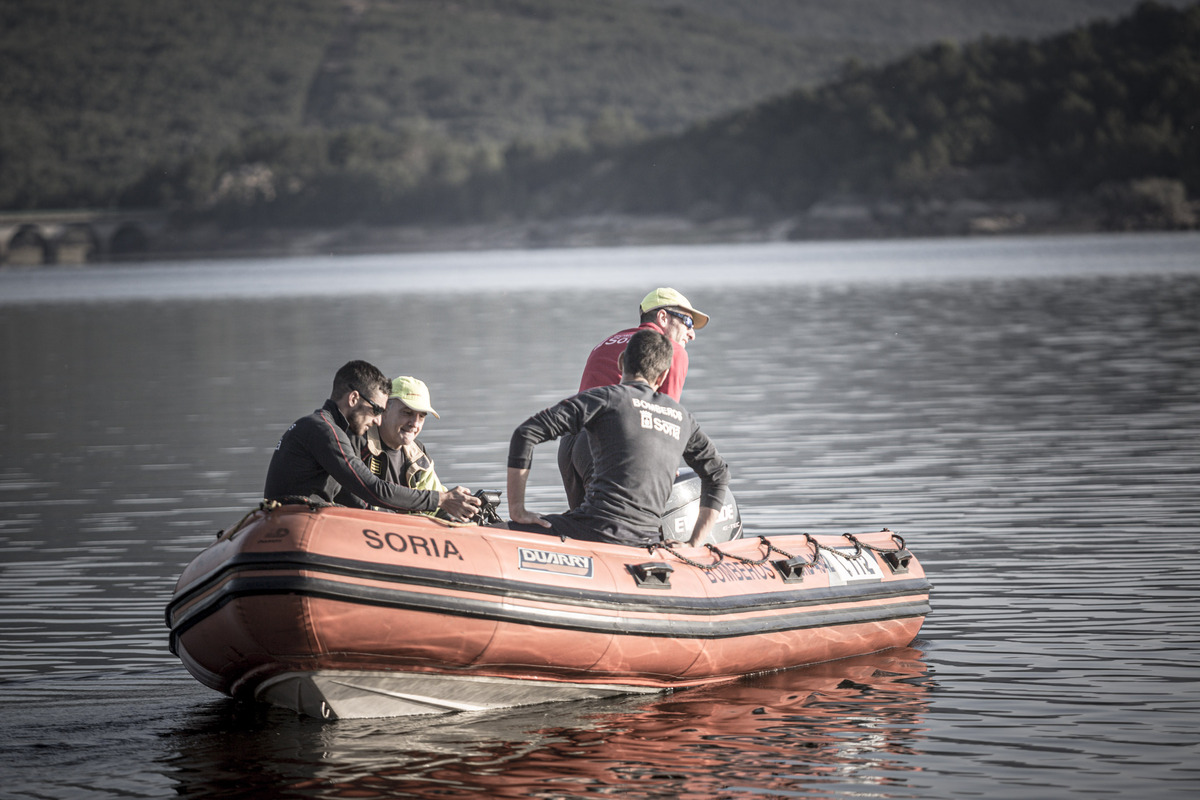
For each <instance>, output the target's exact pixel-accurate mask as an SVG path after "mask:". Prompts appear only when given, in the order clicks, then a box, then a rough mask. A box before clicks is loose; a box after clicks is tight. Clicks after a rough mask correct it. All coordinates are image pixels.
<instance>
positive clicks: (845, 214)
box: [0, 200, 1186, 268]
mask: <svg viewBox="0 0 1200 800" xmlns="http://www.w3.org/2000/svg"><path fill="white" fill-rule="evenodd" d="M1089 212H1092V213H1089ZM1145 222H1146V221H1145V220H1143V221H1141V222H1140V223H1139V222H1138V221H1132V222H1131V223H1130V224H1128V225H1123V226H1119V227H1114V226H1113V224H1112V220H1111V219H1110V220H1106V219H1104V218H1103V217H1102V216H1101V215H1100V214H1097V213H1094V211H1093V210H1091V209H1086V208H1078V207H1075V208H1073V207H1071V206H1069V205H1068V204H1065V203H1059V202H1054V201H1039V200H1026V201H1013V202H1009V203H982V202H978V201H958V202H949V203H948V202H943V201H928V202H924V203H920V204H908V205H907V206H903V207H902V206H900V205H898V204H895V203H885V202H879V203H874V204H868V203H864V202H858V201H853V200H846V201H844V202H824V203H821V204H818V205H816V206H814V207H813V208H811V209H809V210H808V211H807V212H806V213H805V214H802V215H800V216H797V217H790V218H787V219H774V220H756V219H752V218H749V217H727V218H719V219H709V220H694V219H688V218H685V217H673V216H638V217H635V216H625V215H617V214H605V215H596V216H590V217H578V218H571V219H561V220H522V221H505V222H491V223H470V224H458V225H449V224H446V225H433V224H429V225H394V226H380V225H364V224H352V225H344V226H338V227H331V228H241V229H222V228H220V227H218V226H217V225H215V224H206V225H192V226H184V227H181V226H169V227H168V228H167V229H165V230H163V231H162V232H161V233H160V234H159V235H158V236H156V237H155V238H154V239H153V240H152V241H150V242H148V243H147V244H148V246H147V248H146V250H145V251H144V252H142V253H138V254H129V255H125V256H122V257H119V258H113V259H111V260H109V261H108V263H136V262H139V261H157V260H162V261H179V260H205V259H228V258H287V257H297V256H320V255H326V256H337V255H366V254H386V253H418V252H450V251H477V250H526V249H545V248H577V247H638V246H641V247H648V246H669V245H703V244H742V243H761V242H783V241H839V240H856V239H905V238H943V237H964V236H966V237H987V236H1004V235H1054V234H1081V233H1100V232H1114V233H1116V232H1122V231H1126V232H1130V231H1169V230H1181V229H1186V228H1180V227H1179V226H1177V225H1176V226H1168V225H1154V224H1145ZM1151 222H1153V221H1152V220H1151ZM17 255H18V256H19V255H20V254H17ZM34 259H36V254H30V255H29V256H28V257H27V258H26V259H25V260H22V259H21V258H20V257H18V258H17V259H16V260H11V261H10V262H9V263H6V264H3V265H0V268H3V267H16V266H27V267H28V266H38V263H37V262H36V260H34ZM57 263H58V264H61V265H66V264H82V263H99V262H89V261H88V258H87V251H86V250H84V249H81V248H76V249H75V250H71V249H69V248H62V249H60V251H59V260H58V262H57ZM45 266H53V265H45Z"/></svg>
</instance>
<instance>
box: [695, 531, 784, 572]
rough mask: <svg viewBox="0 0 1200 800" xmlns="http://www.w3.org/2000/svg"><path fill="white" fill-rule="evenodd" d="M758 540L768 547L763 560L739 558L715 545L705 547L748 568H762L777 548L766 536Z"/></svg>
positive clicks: (735, 554)
mask: <svg viewBox="0 0 1200 800" xmlns="http://www.w3.org/2000/svg"><path fill="white" fill-rule="evenodd" d="M758 540H759V541H760V542H762V543H763V544H765V545H766V546H767V554H766V555H764V556H763V557H762V558H757V559H755V558H746V557H745V556H739V555H738V554H737V553H725V552H723V551H721V550H719V549H718V548H717V546H716V545H713V544H706V545H704V546H705V547H707V548H708V549H709V550H712V551H713V552H714V553H719V554H720V555H722V556H724V557H726V558H732V559H733V560H734V561H740V562H741V563H743V564H745V565H746V566H748V567H761V566H762V565H763V564H765V563H767V560H768V559H769V558H770V557H771V552H772V551H774V550H775V548H774V547H772V546H771V543H770V542H768V541H767V539H766V537H764V536H760V537H758ZM778 552H780V553H782V552H783V551H782V550H780V551H778ZM789 558H790V556H789Z"/></svg>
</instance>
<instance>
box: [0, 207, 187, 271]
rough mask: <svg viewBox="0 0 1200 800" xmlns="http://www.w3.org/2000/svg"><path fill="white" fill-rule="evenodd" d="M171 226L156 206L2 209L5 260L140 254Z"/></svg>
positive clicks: (74, 260) (0, 244)
mask: <svg viewBox="0 0 1200 800" xmlns="http://www.w3.org/2000/svg"><path fill="white" fill-rule="evenodd" d="M166 225H167V215H166V213H165V212H162V211H154V210H137V209H129V210H119V211H6V212H0V264H6V265H7V264H64V263H70V264H82V263H87V262H91V261H108V260H110V259H122V258H136V257H138V256H139V255H141V254H144V253H146V252H147V251H148V250H149V249H150V247H151V245H152V244H153V242H154V240H155V239H156V238H157V237H158V236H159V235H160V234H161V233H162V231H163V229H164V228H165V227H166Z"/></svg>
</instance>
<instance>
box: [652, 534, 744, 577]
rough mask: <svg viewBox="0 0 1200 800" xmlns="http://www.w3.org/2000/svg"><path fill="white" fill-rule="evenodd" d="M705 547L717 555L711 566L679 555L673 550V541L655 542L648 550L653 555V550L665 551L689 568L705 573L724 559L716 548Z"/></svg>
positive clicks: (681, 554)
mask: <svg viewBox="0 0 1200 800" xmlns="http://www.w3.org/2000/svg"><path fill="white" fill-rule="evenodd" d="M705 547H707V548H708V549H709V550H711V551H712V552H714V553H716V554H717V560H716V561H714V562H713V563H711V564H701V563H700V562H699V561H693V560H692V559H690V558H688V557H687V556H685V555H684V554H683V553H680V552H679V551H678V550H676V549H675V543H674V541H667V542H655V543H654V544H652V545H650V548H649V549H650V552H651V553H653V552H654V551H655V550H658V549H660V548H661V549H663V550H666V551H667V552H668V553H670V554H671V555H673V556H675V557H676V558H678V559H679V560H680V561H682V562H683V563H685V564H687V565H688V566H689V567H695V568H696V569H702V570H706V571H707V570H710V569H716V568H717V566H718V565H719V564H720V563H721V562H722V561H723V560H724V559H725V554H724V553H722V552H721V551H720V550H718V549H717V548H715V547H713V546H712V545H711V544H709V545H705Z"/></svg>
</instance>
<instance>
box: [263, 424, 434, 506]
mask: <svg viewBox="0 0 1200 800" xmlns="http://www.w3.org/2000/svg"><path fill="white" fill-rule="evenodd" d="M349 427H350V424H349V423H348V422H347V421H346V417H345V416H343V414H342V412H341V411H339V410H338V407H337V403H335V402H334V401H333V400H326V401H325V405H324V406H322V407H321V408H318V409H317V410H316V411H314V412H313V413H311V414H309V415H308V416H307V417H301V418H300V419H298V420H296V421H295V422H294V423H293V424H292V427H290V428H288V429H287V431H286V432H284V434H283V437H282V438H281V439H280V440H279V444H278V445H276V447H275V453H274V455H272V456H271V465H270V466H269V467H268V468H267V482H266V486H265V487H264V488H263V497H265V498H266V499H267V500H279V499H282V498H285V497H316V498H318V499H320V500H324V501H325V502H327V503H332V502H334V498H336V497H338V493H339V492H340V491H341V489H342V487H345V488H346V490H347V491H348V492H350V493H351V494H352V495H353V497H348V496H347V495H346V494H344V493H343V494H342V496H341V498H339V499H340V500H341V501H342V502H345V503H346V504H348V505H349V504H350V502H351V501H358V504H360V505H359V507H361V508H367V507H369V506H378V507H380V508H387V509H392V510H396V511H435V510H436V509H437V507H438V493H437V492H431V491H426V490H423V489H410V488H408V487H407V486H401V485H399V484H395V483H388V482H387V481H384V480H381V479H380V478H379V477H377V476H376V475H374V474H373V473H372V472H371V470H370V469H369V468H368V467H367V465H366V464H364V463H363V461H362V459H361V458H359V456H358V451H357V450H356V449H355V448H354V447H353V445H351V443H350V437H349V435H348V434H347V430H348V429H349Z"/></svg>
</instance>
